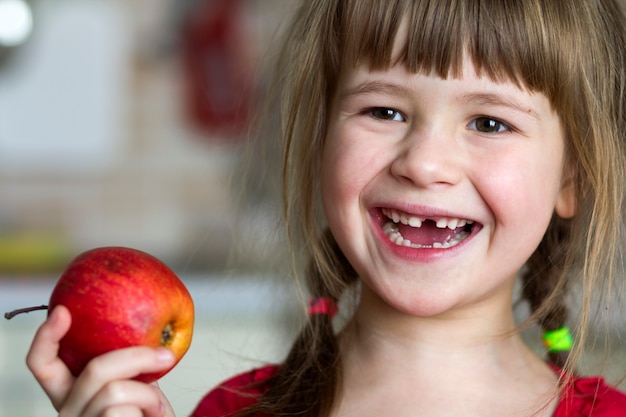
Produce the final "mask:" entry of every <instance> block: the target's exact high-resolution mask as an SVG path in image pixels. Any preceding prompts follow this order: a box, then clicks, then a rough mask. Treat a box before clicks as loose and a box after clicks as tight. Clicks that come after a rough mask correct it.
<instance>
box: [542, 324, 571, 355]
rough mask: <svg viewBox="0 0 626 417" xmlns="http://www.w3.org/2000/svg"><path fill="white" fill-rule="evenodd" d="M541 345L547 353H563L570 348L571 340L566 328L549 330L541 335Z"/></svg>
mask: <svg viewBox="0 0 626 417" xmlns="http://www.w3.org/2000/svg"><path fill="white" fill-rule="evenodd" d="M543 344H544V345H545V346H546V348H547V349H548V351H549V352H564V351H568V350H570V349H571V348H572V344H573V338H572V334H571V333H570V331H569V328H567V327H561V328H560V329H556V330H550V331H548V332H545V333H544V334H543Z"/></svg>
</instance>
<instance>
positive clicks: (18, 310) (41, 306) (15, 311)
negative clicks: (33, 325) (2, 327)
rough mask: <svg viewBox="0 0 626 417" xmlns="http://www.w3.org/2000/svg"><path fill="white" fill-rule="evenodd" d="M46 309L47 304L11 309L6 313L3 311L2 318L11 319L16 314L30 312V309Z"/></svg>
mask: <svg viewBox="0 0 626 417" xmlns="http://www.w3.org/2000/svg"><path fill="white" fill-rule="evenodd" d="M47 309H48V306H47V305H40V306H35V307H26V308H18V309H17V310H13V311H10V312H8V313H4V318H5V319H7V320H11V319H12V318H13V317H15V316H17V315H18V314H22V313H30V312H31V311H36V310H47Z"/></svg>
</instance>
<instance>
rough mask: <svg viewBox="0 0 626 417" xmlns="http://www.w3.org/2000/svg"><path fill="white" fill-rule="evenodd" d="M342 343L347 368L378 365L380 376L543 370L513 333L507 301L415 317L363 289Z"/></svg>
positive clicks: (509, 304)
mask: <svg viewBox="0 0 626 417" xmlns="http://www.w3.org/2000/svg"><path fill="white" fill-rule="evenodd" d="M511 298H512V297H511ZM511 301H512V300H511ZM494 312H495V313H494ZM342 344H343V347H342V349H343V351H344V355H345V357H346V360H347V363H346V366H349V363H350V361H351V359H355V360H357V361H358V362H362V363H367V364H368V368H369V369H372V370H373V369H377V368H376V366H377V365H380V371H381V372H405V371H406V372H410V373H411V374H412V375H428V372H424V371H428V370H430V369H432V370H438V373H441V372H442V371H443V370H449V371H450V372H448V373H447V374H448V375H459V374H460V373H463V372H467V373H471V374H472V376H473V377H475V376H476V375H477V373H478V374H480V375H485V376H487V375H488V374H489V373H503V372H504V373H508V372H511V373H512V374H515V373H518V374H519V372H520V369H522V370H523V369H528V367H529V365H532V366H534V368H537V367H545V365H543V363H542V361H541V360H540V359H539V358H538V357H536V356H535V355H534V354H533V353H532V352H531V351H530V350H529V349H528V348H527V347H526V345H525V344H524V342H523V341H522V339H521V337H520V335H519V333H518V332H517V330H516V324H515V320H514V317H513V312H512V309H511V303H510V302H509V303H502V305H500V306H494V305H488V306H473V307H472V308H471V309H470V308H468V309H457V310H455V311H449V312H446V313H444V314H440V315H436V316H432V317H416V316H413V315H410V314H405V313H403V312H401V311H398V310H395V309H394V308H392V307H391V306H389V305H388V304H386V303H385V302H384V301H383V300H381V299H380V298H378V297H377V296H376V295H375V294H373V293H371V292H370V291H368V290H367V289H366V288H364V290H363V293H362V298H361V303H360V305H359V307H358V308H357V311H356V313H355V316H354V319H353V320H352V322H351V323H350V324H349V325H348V326H347V328H346V329H345V331H344V333H343V334H342ZM372 365H373V366H374V368H371V366H372ZM396 366H397V368H398V369H393V370H392V368H394V367H396ZM546 368H547V367H546ZM418 371H419V372H418Z"/></svg>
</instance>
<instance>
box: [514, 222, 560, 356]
mask: <svg viewBox="0 0 626 417" xmlns="http://www.w3.org/2000/svg"><path fill="white" fill-rule="evenodd" d="M569 235H570V222H569V221H568V220H565V219H561V218H559V217H558V216H556V215H555V216H554V217H553V219H552V221H551V223H550V226H549V227H548V230H547V231H546V234H545V236H544V238H543V240H542V241H541V243H540V244H539V246H538V247H537V249H536V250H535V252H534V253H533V255H532V256H531V257H530V259H529V260H528V262H527V263H526V266H527V269H526V271H525V272H524V274H523V275H522V280H523V287H522V295H523V297H524V298H525V299H526V300H528V302H529V304H530V308H531V310H532V312H533V317H534V318H535V319H536V320H537V322H538V323H539V325H540V326H541V327H542V328H543V330H544V331H551V330H557V329H560V328H561V327H563V326H565V322H566V320H567V315H568V309H567V305H566V303H565V291H566V289H567V277H566V276H565V274H564V271H565V268H566V262H567V258H566V254H567V251H566V249H567V245H568V243H569ZM568 356H569V352H567V351H564V352H548V360H549V361H550V362H551V363H553V364H554V365H556V366H558V367H564V366H565V363H566V362H567V359H568Z"/></svg>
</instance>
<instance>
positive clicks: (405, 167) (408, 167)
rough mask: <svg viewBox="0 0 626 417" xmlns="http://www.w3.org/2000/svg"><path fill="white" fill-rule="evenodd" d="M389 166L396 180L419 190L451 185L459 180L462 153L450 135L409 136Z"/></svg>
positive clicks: (427, 134)
mask: <svg viewBox="0 0 626 417" xmlns="http://www.w3.org/2000/svg"><path fill="white" fill-rule="evenodd" d="M399 146H400V148H399V151H398V153H397V155H396V157H395V159H394V161H393V162H392V164H391V173H392V175H393V176H395V177H396V178H398V179H400V180H402V181H404V182H406V181H409V182H411V183H413V184H414V185H415V186H417V187H420V188H432V187H438V186H442V185H454V184H456V183H458V182H459V181H460V180H461V179H462V175H463V160H464V157H463V152H462V147H461V146H460V145H459V143H458V141H457V139H456V138H455V135H454V134H453V133H451V132H446V133H434V132H430V133H428V132H413V133H411V135H410V136H407V137H406V138H405V140H404V141H403V142H402V143H401V144H400V145H399Z"/></svg>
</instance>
